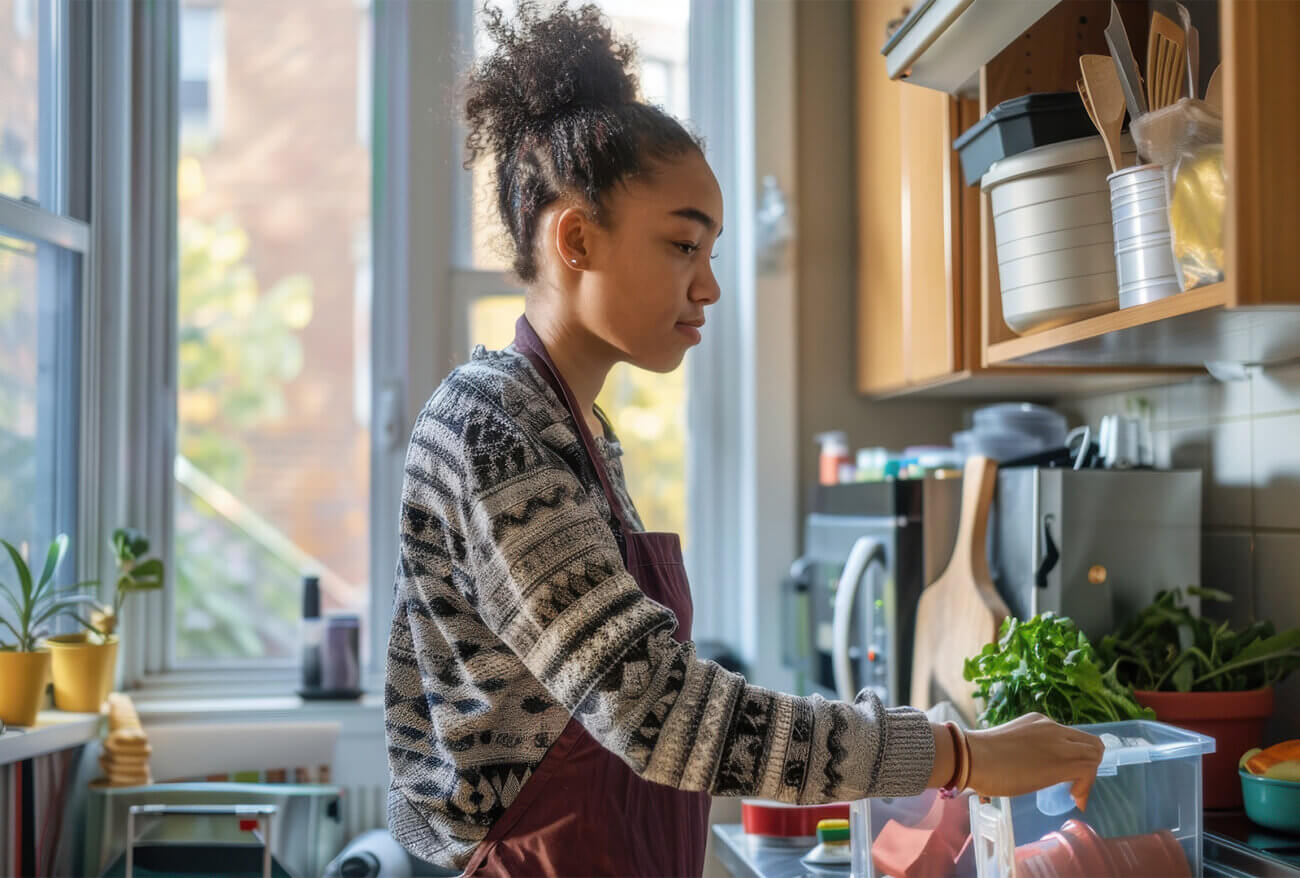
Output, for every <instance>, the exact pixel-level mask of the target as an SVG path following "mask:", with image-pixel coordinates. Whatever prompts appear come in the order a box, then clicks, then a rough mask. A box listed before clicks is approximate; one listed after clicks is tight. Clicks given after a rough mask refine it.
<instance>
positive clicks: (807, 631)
mask: <svg viewBox="0 0 1300 878" xmlns="http://www.w3.org/2000/svg"><path fill="white" fill-rule="evenodd" d="M960 506H961V478H960V474H957V477H955V478H938V477H935V476H928V477H926V478H924V479H900V480H896V481H886V482H862V483H857V484H847V485H827V486H819V487H818V488H817V489H816V492H815V494H814V496H813V502H812V510H813V511H812V514H810V515H809V516H808V520H807V523H806V526H805V534H804V555H803V557H802V558H800V559H799V560H798V561H796V562H795V563H794V565H793V566H792V567H791V570H790V578H789V579H788V580H787V581H786V586H787V589H786V598H787V610H788V612H787V617H788V618H789V619H790V620H791V624H789V625H787V626H785V631H786V642H785V644H784V650H783V652H784V658H785V662H786V664H787V666H789V667H791V668H793V669H794V670H795V671H796V672H798V674H799V680H798V681H797V682H796V685H797V686H798V687H799V688H800V689H801V690H802V691H804V692H817V693H820V694H822V695H824V696H826V697H828V698H841V699H845V700H852V699H853V697H854V696H855V695H856V694H857V692H858V691H859V690H860V689H862V688H864V687H867V686H870V687H871V688H872V689H874V690H875V692H876V693H877V694H878V695H879V696H880V698H881V700H882V701H884V702H885V703H886V704H889V705H896V704H901V703H904V702H905V701H906V699H907V696H908V694H909V689H910V686H911V666H912V633H913V628H914V627H915V619H916V602H917V599H918V597H919V596H920V594H921V589H923V588H924V587H925V586H926V584H927V583H929V582H930V581H931V580H933V579H934V578H935V577H937V576H938V574H939V573H940V572H942V570H943V567H944V566H945V565H946V564H947V563H948V558H949V556H950V555H951V554H952V546H953V541H954V540H955V539H956V535H957V516H958V511H959V509H960Z"/></svg>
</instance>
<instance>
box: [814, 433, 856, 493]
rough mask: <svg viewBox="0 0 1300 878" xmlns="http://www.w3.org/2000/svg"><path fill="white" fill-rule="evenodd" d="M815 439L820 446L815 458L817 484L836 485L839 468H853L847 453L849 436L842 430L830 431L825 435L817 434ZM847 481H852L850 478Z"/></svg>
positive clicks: (838, 479) (838, 478)
mask: <svg viewBox="0 0 1300 878" xmlns="http://www.w3.org/2000/svg"><path fill="white" fill-rule="evenodd" d="M816 439H817V443H818V445H820V446H821V452H820V454H819V455H818V458H817V482H818V484H822V485H838V484H839V483H840V475H841V473H840V467H841V466H845V465H847V466H849V467H852V466H853V457H852V455H851V454H850V453H849V436H848V434H847V433H845V432H844V431H843V430H831V431H830V432H827V433H818V434H817V436H816ZM845 472H848V471H847V470H846V471H845ZM848 481H853V479H852V478H850V479H848Z"/></svg>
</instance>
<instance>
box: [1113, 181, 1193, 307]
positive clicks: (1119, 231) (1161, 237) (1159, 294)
mask: <svg viewBox="0 0 1300 878" xmlns="http://www.w3.org/2000/svg"><path fill="white" fill-rule="evenodd" d="M1106 182H1107V184H1108V185H1109V186H1110V203H1111V216H1112V217H1113V220H1114V228H1115V271H1116V281H1117V282H1118V284H1119V306H1120V307H1121V308H1132V307H1133V306H1134V305H1144V304H1146V303H1147V302H1154V301H1155V300H1157V299H1163V298H1164V297H1165V296H1172V295H1174V294H1175V293H1179V292H1182V287H1181V286H1180V285H1179V282H1178V270H1177V268H1175V266H1174V246H1173V240H1172V238H1171V237H1170V234H1169V200H1168V196H1167V194H1166V191H1165V170H1164V168H1162V167H1161V166H1160V165H1142V166H1140V167H1134V168H1122V169H1120V170H1118V171H1116V172H1115V173H1113V174H1111V175H1110V176H1109V177H1107V178H1106Z"/></svg>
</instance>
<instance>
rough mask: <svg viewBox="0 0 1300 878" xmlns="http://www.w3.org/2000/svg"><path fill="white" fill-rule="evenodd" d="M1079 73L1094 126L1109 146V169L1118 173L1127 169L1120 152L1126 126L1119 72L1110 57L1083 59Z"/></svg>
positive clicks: (1082, 56) (1107, 149)
mask: <svg viewBox="0 0 1300 878" xmlns="http://www.w3.org/2000/svg"><path fill="white" fill-rule="evenodd" d="M1079 70H1080V72H1082V73H1083V87H1084V89H1085V90H1086V91H1087V92H1088V97H1087V98H1086V99H1085V100H1084V103H1085V104H1087V105H1090V106H1091V108H1092V112H1091V113H1089V114H1088V115H1090V116H1091V117H1092V121H1093V124H1095V125H1096V126H1097V131H1098V133H1100V134H1101V139H1102V140H1103V141H1104V142H1105V144H1106V155H1107V156H1108V157H1109V158H1110V169H1111V170H1112V171H1118V170H1119V169H1120V168H1121V167H1123V166H1124V154H1123V153H1122V152H1121V151H1120V145H1119V129H1120V126H1122V125H1123V124H1124V110H1125V108H1126V105H1125V103H1124V91H1123V89H1121V88H1120V84H1119V71H1118V70H1116V69H1115V62H1114V61H1112V60H1111V58H1110V56H1109V55H1080V56H1079Z"/></svg>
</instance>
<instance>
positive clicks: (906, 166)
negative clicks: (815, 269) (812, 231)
mask: <svg viewBox="0 0 1300 878" xmlns="http://www.w3.org/2000/svg"><path fill="white" fill-rule="evenodd" d="M901 15H902V11H901V8H900V7H899V6H898V5H896V3H895V2H890V0H859V2H858V3H857V4H855V26H856V28H857V47H858V49H857V85H858V92H857V131H858V143H857V151H858V179H857V186H858V201H857V203H858V388H859V390H861V391H862V392H864V393H881V392H887V391H892V390H900V389H902V388H904V387H906V386H908V385H912V384H918V383H923V382H927V381H932V380H935V379H938V378H942V377H944V376H946V375H950V374H952V373H954V372H957V371H959V370H960V369H962V368H963V364H962V360H961V356H962V353H961V318H962V311H961V309H962V302H961V275H960V272H961V264H962V255H961V246H962V228H961V222H960V217H961V212H960V207H959V200H960V199H961V197H962V191H961V186H960V181H959V178H957V177H956V176H955V174H956V170H957V166H956V157H955V155H954V154H953V152H952V150H951V142H952V138H953V136H954V135H953V133H952V131H953V129H954V127H955V125H956V120H955V116H953V114H954V113H955V112H956V111H955V104H954V102H953V101H952V99H951V98H949V97H948V96H947V95H945V94H942V93H941V92H937V91H932V90H930V89H924V88H917V87H915V86H909V85H906V84H904V83H901V82H894V81H891V80H890V79H889V76H888V74H887V73H886V71H885V59H884V56H883V55H881V54H880V46H881V45H882V44H883V43H884V41H885V28H886V25H887V23H888V22H889V21H890V20H891V19H893V18H897V17H899V16H901Z"/></svg>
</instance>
